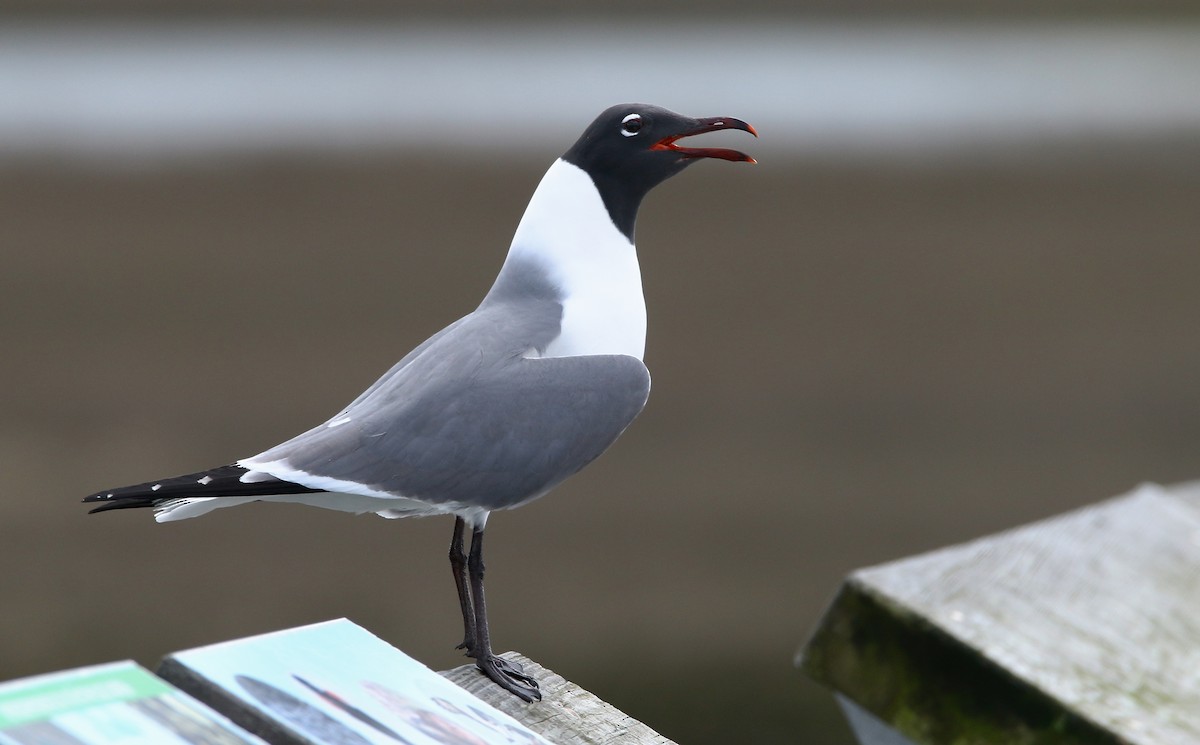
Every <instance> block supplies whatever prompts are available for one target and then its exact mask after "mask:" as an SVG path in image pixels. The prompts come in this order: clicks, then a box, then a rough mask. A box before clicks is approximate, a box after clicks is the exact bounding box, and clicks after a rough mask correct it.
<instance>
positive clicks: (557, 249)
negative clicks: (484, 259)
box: [508, 160, 646, 360]
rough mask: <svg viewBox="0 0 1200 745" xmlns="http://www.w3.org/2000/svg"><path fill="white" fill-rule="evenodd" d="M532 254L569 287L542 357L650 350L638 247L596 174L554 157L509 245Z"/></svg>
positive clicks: (518, 253) (514, 250)
mask: <svg viewBox="0 0 1200 745" xmlns="http://www.w3.org/2000/svg"><path fill="white" fill-rule="evenodd" d="M508 255H509V256H510V257H521V258H529V257H533V258H535V259H537V260H538V261H539V263H541V264H542V265H543V266H546V267H547V268H548V269H549V271H550V276H551V278H552V280H553V281H554V282H555V283H556V284H557V285H558V286H559V288H560V289H561V290H562V292H563V317H562V331H561V333H560V335H559V337H558V338H557V339H555V340H554V341H552V342H551V343H550V345H549V346H548V347H547V348H546V350H545V351H544V352H543V353H542V354H541V356H542V357H574V356H577V355H589V354H627V355H629V356H631V357H637V358H638V359H639V360H640V359H642V356H643V355H644V354H645V352H646V302H645V299H644V298H643V297H642V274H641V269H640V268H639V267H638V258H637V250H636V249H635V248H634V246H633V244H632V243H630V242H629V239H628V238H626V237H625V235H624V234H623V233H622V232H621V231H620V230H618V229H617V226H616V225H614V224H613V221H612V217H610V216H609V214H608V210H607V209H606V208H605V206H604V201H603V200H602V199H601V198H600V193H599V192H598V191H597V190H596V185H595V184H594V183H593V182H592V177H591V176H589V175H587V173H586V172H585V171H583V170H582V169H580V168H578V167H577V166H574V165H571V164H570V163H567V162H566V161H564V160H558V161H555V163H554V165H552V166H550V169H549V170H548V171H546V175H545V176H543V177H542V181H541V183H540V184H538V187H537V190H536V191H534V193H533V197H532V198H531V199H530V200H529V206H528V207H527V208H526V209H525V215H524V217H522V218H521V223H520V225H518V226H517V232H516V234H515V235H514V236H513V241H512V246H511V248H509V252H508Z"/></svg>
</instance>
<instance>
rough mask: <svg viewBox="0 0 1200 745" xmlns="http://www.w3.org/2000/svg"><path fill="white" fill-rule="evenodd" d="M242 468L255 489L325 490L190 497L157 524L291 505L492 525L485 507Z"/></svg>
mask: <svg viewBox="0 0 1200 745" xmlns="http://www.w3.org/2000/svg"><path fill="white" fill-rule="evenodd" d="M238 465H239V466H242V467H243V468H248V469H250V470H249V471H247V472H246V473H245V474H243V475H242V477H241V479H240V480H241V481H243V482H245V483H255V482H258V481H263V480H264V478H263V476H264V474H265V475H267V476H274V477H275V478H277V479H282V480H284V481H291V482H292V483H295V484H300V485H301V486H307V487H308V488H310V489H324V490H325V491H323V492H314V493H311V494H274V495H266V496H254V497H186V498H182V499H171V500H168V501H166V502H163V503H162V504H160V505H158V506H156V507H155V510H154V519H155V521H156V522H160V523H165V522H171V521H173V520H186V519H188V518H191V517H198V516H200V515H203V514H206V513H208V512H212V511H213V510H215V509H221V508H224V507H235V506H237V505H241V504H249V503H250V502H285V503H291V504H304V505H308V506H310V507H321V508H323V509H327V510H337V511H339V512H349V513H352V514H356V515H362V514H365V513H368V512H374V513H375V514H377V515H379V516H380V517H386V518H389V519H395V518H400V517H430V516H433V515H457V516H459V517H461V518H463V520H465V521H466V523H467V525H468V526H470V527H471V528H473V529H474V528H483V526H484V525H485V524H486V523H487V516H488V510H485V509H483V508H481V507H474V506H471V505H464V504H459V503H457V502H448V503H445V504H432V503H430V502H424V501H422V500H420V499H412V498H410V497H405V496H401V495H397V494H391V493H389V492H382V491H378V490H376V489H372V488H371V487H369V486H366V485H365V484H359V483H356V482H353V481H344V480H342V479H333V478H329V477H327V476H315V475H313V474H311V473H307V472H305V471H301V470H299V469H296V468H292V467H291V465H290V464H289V463H288V462H287V460H277V461H268V462H258V461H256V460H254V459H253V458H246V459H243V460H240V461H238Z"/></svg>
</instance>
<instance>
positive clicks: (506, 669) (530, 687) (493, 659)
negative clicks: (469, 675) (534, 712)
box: [475, 654, 542, 703]
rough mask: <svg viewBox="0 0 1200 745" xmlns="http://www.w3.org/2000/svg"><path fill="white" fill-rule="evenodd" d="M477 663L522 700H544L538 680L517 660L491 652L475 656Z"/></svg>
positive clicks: (528, 701) (488, 674)
mask: <svg viewBox="0 0 1200 745" xmlns="http://www.w3.org/2000/svg"><path fill="white" fill-rule="evenodd" d="M475 664H476V665H478V666H479V669H480V670H482V671H483V674H484V675H486V676H488V677H489V678H491V679H492V680H493V681H494V682H495V683H496V685H498V686H500V687H501V688H503V689H504V690H506V691H508V692H509V693H511V694H512V695H514V696H516V697H517V698H519V699H521V700H522V701H524V702H526V703H531V702H533V701H541V700H542V692H541V691H540V690H539V689H538V682H537V681H536V680H534V679H533V678H531V677H530V676H528V675H526V674H525V672H524V671H523V670H522V669H521V666H520V665H518V664H516V663H515V662H509V661H508V660H506V659H504V658H503V657H497V656H496V655H494V654H489V655H487V656H485V657H477V658H475Z"/></svg>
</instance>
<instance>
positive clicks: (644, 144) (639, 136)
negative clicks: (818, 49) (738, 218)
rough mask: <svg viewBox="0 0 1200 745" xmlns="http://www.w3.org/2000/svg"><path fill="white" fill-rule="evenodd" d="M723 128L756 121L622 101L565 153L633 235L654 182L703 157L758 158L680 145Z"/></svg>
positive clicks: (622, 228)
mask: <svg viewBox="0 0 1200 745" xmlns="http://www.w3.org/2000/svg"><path fill="white" fill-rule="evenodd" d="M719 129H740V130H742V131H743V132H749V133H750V134H752V135H754V136H755V137H757V136H758V133H757V132H755V131H754V127H752V126H750V125H749V124H747V123H746V122H744V121H742V120H741V119H734V118H732V117H709V118H705V119H693V118H691V117H687V116H682V115H680V114H676V113H675V112H673V111H668V110H667V109H664V108H662V107H659V106H651V105H649V104H637V103H630V104H620V105H618V106H613V107H611V108H609V109H607V110H606V111H605V112H604V113H602V114H601V115H600V116H598V117H596V120H595V121H594V122H592V123H591V124H590V125H589V126H588V128H587V129H586V130H584V132H583V135H582V136H581V137H580V138H579V140H578V141H577V142H576V143H575V144H574V145H572V146H571V149H570V150H568V151H567V152H566V153H565V154H563V156H562V159H563V160H565V161H567V162H568V163H571V164H573V165H576V166H578V167H580V168H582V169H583V170H584V171H586V172H587V173H588V175H590V176H591V177H592V181H593V182H594V183H595V184H596V189H597V190H598V191H599V192H600V196H601V198H602V199H603V200H604V206H605V207H607V208H608V214H609V215H610V216H611V217H612V219H613V222H614V223H615V224H616V226H617V228H618V229H619V230H620V231H621V232H622V233H624V234H625V235H626V236H628V237H629V239H630V240H633V226H634V222H635V221H636V220H637V211H638V207H639V206H640V205H641V203H642V198H643V197H645V196H646V194H647V193H649V191H650V190H651V189H653V188H654V187H655V186H658V185H659V184H660V183H662V182H663V181H665V180H666V179H668V178H670V177H671V176H674V175H675V174H677V173H679V172H680V171H682V170H683V169H684V168H686V167H687V166H689V165H691V164H692V163H695V162H696V161H697V160H700V159H701V158H719V159H721V160H730V161H740V162H744V163H754V162H755V161H754V158H751V157H750V156H749V155H746V154H745V153H741V152H738V151H737V150H728V149H725V148H703V147H701V148H691V147H681V146H679V145H677V144H676V142H677V141H678V140H680V139H682V138H684V137H691V136H692V135H698V134H704V133H705V132H713V131H716V130H719Z"/></svg>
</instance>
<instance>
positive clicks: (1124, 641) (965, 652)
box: [800, 482, 1200, 745]
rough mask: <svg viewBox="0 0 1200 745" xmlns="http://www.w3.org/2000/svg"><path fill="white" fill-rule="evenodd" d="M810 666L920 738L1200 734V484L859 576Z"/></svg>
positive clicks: (813, 648) (1152, 739)
mask: <svg viewBox="0 0 1200 745" xmlns="http://www.w3.org/2000/svg"><path fill="white" fill-rule="evenodd" d="M800 663H801V665H802V667H803V669H804V670H805V672H806V673H807V674H809V675H810V676H811V677H813V678H815V679H816V680H818V681H820V682H822V683H824V684H826V685H828V686H829V687H831V688H833V689H834V690H835V691H837V692H839V693H840V694H842V695H843V696H845V697H847V698H849V699H851V700H853V701H855V702H856V703H857V704H858V705H859V706H861V707H862V708H863V709H865V710H867V711H869V712H871V713H872V714H874V715H875V716H876V717H878V718H879V719H880V720H882V721H883V722H885V723H887V724H889V725H890V726H892V727H894V728H895V729H896V730H897V731H898V732H900V733H902V734H903V735H905V736H906V737H908V738H910V739H912V740H913V741H914V742H917V743H923V744H926V743H928V744H933V743H954V744H955V745H968V744H969V743H996V742H1003V743H1011V744H1014V745H1015V744H1020V743H1080V744H1081V745H1082V744H1083V743H1088V744H1089V745H1091V744H1103V743H1137V744H1139V745H1141V744H1143V743H1145V744H1146V745H1149V744H1151V743H1153V744H1154V745H1184V744H1185V743H1186V744H1188V745H1191V744H1194V743H1197V742H1200V482H1196V483H1190V484H1185V485H1181V486H1176V487H1170V488H1163V487H1159V486H1154V485H1147V486H1143V487H1141V488H1139V489H1137V490H1136V491H1134V492H1132V493H1130V494H1127V495H1125V496H1122V497H1118V498H1116V499H1112V500H1109V501H1106V502H1102V503H1100V504H1097V505H1093V506H1090V507H1087V508H1084V509H1080V510H1077V511H1074V512H1070V513H1067V514H1064V515H1061V516H1058V517H1055V518H1051V519H1048V520H1044V521H1041V522H1038V523H1034V524H1031V525H1028V526H1024V527H1021V528H1017V529H1014V530H1010V531H1007V532H1004V533H1000V534H997V535H994V536H989V537H986V538H982V539H979V540H976V541H972V542H970V543H966V544H963V545H960V546H954V547H951V548H947V549H943V550H940V551H935V552H933V553H929V554H925V555H922V556H917V557H913V558H910V559H905V560H901V561H897V562H893V563H890V564H885V565H882V566H878V567H872V568H868V569H862V570H859V571H856V572H854V573H853V574H851V575H850V577H849V578H848V579H847V580H846V582H845V583H844V585H843V586H842V588H841V590H840V591H839V593H838V595H837V597H836V598H835V600H834V601H833V603H832V605H831V606H830V608H829V609H828V610H827V612H826V614H825V617H824V618H823V619H822V621H821V623H820V626H819V627H818V629H817V631H816V633H815V634H814V635H813V637H812V639H810V640H809V642H808V644H807V645H806V646H805V648H804V649H803V650H802V652H801V657H800Z"/></svg>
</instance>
